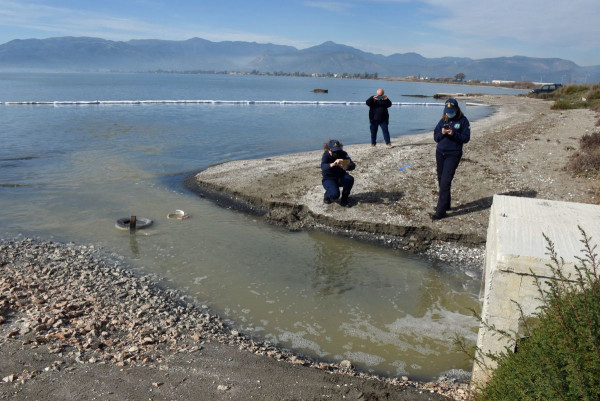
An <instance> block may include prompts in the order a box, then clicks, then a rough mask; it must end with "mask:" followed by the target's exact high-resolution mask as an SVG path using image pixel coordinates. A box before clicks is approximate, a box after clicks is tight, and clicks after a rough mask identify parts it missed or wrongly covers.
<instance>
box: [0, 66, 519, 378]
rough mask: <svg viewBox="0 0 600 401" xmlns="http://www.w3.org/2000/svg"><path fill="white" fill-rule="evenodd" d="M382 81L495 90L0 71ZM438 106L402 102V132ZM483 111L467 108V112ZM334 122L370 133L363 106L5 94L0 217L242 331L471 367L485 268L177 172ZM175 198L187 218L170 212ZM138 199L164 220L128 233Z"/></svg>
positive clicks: (289, 144)
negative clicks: (293, 229)
mask: <svg viewBox="0 0 600 401" xmlns="http://www.w3.org/2000/svg"><path fill="white" fill-rule="evenodd" d="M381 86H383V87H384V88H385V89H386V93H387V94H388V95H389V97H390V98H391V99H392V100H393V101H402V102H404V101H414V102H421V101H422V99H416V98H409V97H402V95H404V94H424V95H432V94H434V93H436V92H457V91H462V92H473V91H476V92H490V91H493V90H490V89H489V88H473V87H466V88H460V87H457V86H443V85H430V84H419V83H399V82H381V81H368V80H337V79H310V78H284V77H282V78H274V77H242V76H221V75H150V74H148V75H146V74H0V96H1V98H0V101H3V102H6V101H56V100H59V101H60V100H150V99H215V100H337V101H364V100H365V99H366V98H367V97H368V96H369V95H371V94H373V93H374V92H375V90H376V89H377V88H378V87H381ZM314 88H327V89H329V93H328V94H315V93H312V92H310V91H311V90H312V89H314ZM495 92H499V90H495ZM500 92H502V93H513V91H502V90H500ZM427 101H433V100H432V99H428V100H427ZM441 110H442V109H441V107H423V106H402V107H398V106H394V107H393V108H392V109H391V110H390V114H391V125H390V131H391V133H392V136H397V135H406V134H411V133H415V132H422V131H426V130H431V129H432V127H433V126H434V124H435V123H436V121H437V119H438V118H439V116H440V114H441ZM488 112H489V111H488V110H486V109H485V108H478V107H468V108H467V109H466V114H467V116H468V117H469V118H470V119H471V120H474V119H477V118H480V117H482V116H485V115H486V114H487V113H488ZM329 137H337V138H339V139H341V140H342V141H344V142H345V143H347V144H350V143H364V142H368V140H369V130H368V119H367V108H366V106H365V107H360V106H334V105H332V106H323V105H297V106H295V105H175V104H155V105H93V106H56V107H55V106H16V105H15V106H8V105H0V138H1V139H2V144H3V146H2V147H0V206H1V208H2V213H1V214H0V233H2V234H3V235H4V236H11V235H16V234H18V233H23V234H26V235H39V236H42V237H45V238H48V237H51V238H55V239H58V240H62V241H75V242H79V243H82V242H83V243H87V242H93V243H96V244H100V245H102V246H104V247H106V248H107V249H110V250H114V251H115V252H118V253H119V254H123V255H126V256H127V257H128V258H129V260H130V261H131V263H133V264H134V265H135V266H137V267H139V268H142V269H145V270H147V271H151V272H155V273H158V274H159V275H161V276H162V277H164V278H165V279H166V280H169V281H171V283H172V285H174V286H177V287H179V288H181V289H183V290H185V291H187V292H188V293H189V294H190V295H192V296H195V297H197V298H198V299H199V300H200V301H202V302H204V303H206V304H208V305H209V306H210V308H211V309H213V310H214V311H215V312H217V313H219V314H221V315H222V316H224V317H225V318H226V319H228V320H229V321H230V323H231V324H232V325H234V326H235V327H238V328H240V329H241V330H243V331H245V332H246V333H248V334H251V335H253V336H256V337H257V338H261V339H267V340H269V341H272V342H275V343H280V344H282V345H283V346H286V347H289V348H293V349H294V350H296V351H297V352H300V353H304V354H307V355H310V356H313V357H319V358H321V359H323V360H330V361H336V360H337V361H339V360H341V359H350V360H352V361H353V363H354V364H356V365H357V366H359V367H360V368H362V369H365V370H369V371H372V372H375V373H379V374H384V375H400V374H410V375H412V376H413V377H417V378H423V379H428V378H431V377H434V376H436V375H438V374H439V373H440V372H442V371H445V370H447V369H452V368H464V369H470V366H469V364H468V363H467V362H466V361H465V359H464V356H463V355H462V354H460V353H458V352H456V351H455V350H453V346H452V337H453V335H454V334H455V333H458V334H461V335H464V336H466V337H467V338H470V339H472V340H473V341H474V339H475V333H476V325H477V324H476V321H475V320H474V319H473V318H472V317H471V316H470V312H468V308H477V307H478V302H477V298H476V294H477V292H478V289H479V282H478V280H479V279H478V277H477V275H476V274H470V275H469V274H466V273H465V272H464V271H456V270H453V269H451V268H450V267H449V266H445V265H444V264H442V263H432V262H430V261H427V260H424V259H422V258H420V257H417V256H415V255H409V254H404V253H402V252H399V251H394V250H388V249H382V248H379V247H374V246H371V245H367V244H362V243H358V242H355V241H352V240H348V239H343V238H337V237H332V236H330V235H328V234H324V233H319V232H301V233H290V232H287V231H285V230H282V229H280V228H276V227H271V226H268V225H265V224H263V223H262V222H261V221H257V220H256V219H254V218H252V217H249V216H246V215H243V214H241V213H236V212H232V211H230V210H224V209H220V208H218V207H216V206H214V205H213V204H212V203H210V202H208V201H205V200H202V199H199V198H197V197H196V196H195V195H193V194H190V193H189V192H187V191H186V190H185V189H184V187H183V185H182V180H183V177H184V176H185V175H187V174H188V173H190V172H192V171H195V170H198V169H201V168H206V167H208V166H209V165H211V164H214V163H219V162H223V161H227V160H232V159H240V158H255V157H264V156H268V155H275V154H282V153H288V152H296V151H303V150H313V149H318V148H320V146H321V144H322V142H323V141H324V140H325V139H327V138H329ZM316 163H318V161H316ZM175 209H183V210H185V211H186V212H187V213H189V214H190V215H191V218H190V219H188V220H184V221H173V220H167V219H166V215H167V214H168V213H169V212H171V211H173V210H175ZM132 214H135V215H138V216H145V217H150V218H152V219H154V221H155V224H154V225H153V227H152V228H150V229H148V230H144V231H139V232H138V234H137V235H136V236H135V237H132V238H130V236H129V234H128V233H123V232H120V231H118V230H116V229H115V227H114V223H115V220H116V219H118V218H119V217H125V216H129V215H132ZM340 255H341V256H340Z"/></svg>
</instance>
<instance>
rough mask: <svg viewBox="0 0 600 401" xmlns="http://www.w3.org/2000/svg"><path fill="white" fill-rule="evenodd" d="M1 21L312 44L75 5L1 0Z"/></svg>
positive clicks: (117, 36) (75, 30)
mask: <svg viewBox="0 0 600 401" xmlns="http://www.w3.org/2000/svg"><path fill="white" fill-rule="evenodd" d="M0 25H3V26H9V27H15V28H25V29H30V30H34V31H40V32H46V33H47V34H48V36H92V37H100V38H104V39H109V40H129V39H148V38H151V39H166V40H184V39H189V38H192V37H201V38H203V39H207V40H212V41H225V40H231V41H248V42H259V43H275V44H285V45H290V46H296V47H308V46H312V45H314V43H309V42H307V41H303V40H294V39H289V38H286V37H281V36H277V35H262V34H257V33H253V32H246V31H240V30H232V29H227V28H219V29H210V30H209V29H205V28H198V27H197V26H195V25H191V24H187V25H186V24H183V25H182V24H179V25H178V26H176V27H174V26H170V25H158V24H151V23H147V22H144V21H141V20H138V19H133V18H123V17H115V16H112V15H102V14H99V13H98V12H91V11H90V12H86V11H79V10H75V9H68V8H61V7H53V6H46V5H43V4H38V3H32V2H25V1H22V2H18V3H17V2H15V1H12V0H0Z"/></svg>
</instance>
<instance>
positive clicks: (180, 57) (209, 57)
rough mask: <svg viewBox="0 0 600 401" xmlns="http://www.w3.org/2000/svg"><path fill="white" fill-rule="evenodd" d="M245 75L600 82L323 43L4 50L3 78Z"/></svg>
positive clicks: (554, 64)
mask: <svg viewBox="0 0 600 401" xmlns="http://www.w3.org/2000/svg"><path fill="white" fill-rule="evenodd" d="M154 70H168V71H170V70H175V71H186V70H187V71H189V70H202V71H209V70H215V71H240V72H250V71H252V70H257V71H261V72H279V71H281V72H284V73H293V72H302V73H309V74H310V73H320V74H325V73H327V72H330V73H332V74H333V73H338V74H342V73H344V72H346V73H349V74H354V73H365V72H367V73H377V74H378V75H379V76H380V77H384V76H387V77H406V76H411V75H414V76H428V77H454V76H455V75H456V74H458V73H463V74H465V75H466V77H467V79H479V80H492V79H498V80H516V81H521V80H531V81H542V82H560V83H568V82H580V83H584V82H587V83H590V82H598V81H600V66H591V67H582V66H579V65H577V64H575V63H574V62H572V61H569V60H563V59H560V58H533V57H525V56H513V57H498V58H486V59H477V60H476V59H471V58H467V57H441V58H426V57H423V56H421V55H419V54H417V53H403V54H399V53H396V54H392V55H389V56H384V55H381V54H374V53H369V52H364V51H362V50H359V49H356V48H354V47H351V46H346V45H342V44H338V43H334V42H325V43H322V44H320V45H317V46H313V47H309V48H306V49H301V50H299V49H297V48H295V47H292V46H284V45H275V44H270V43H269V44H261V43H255V42H230V41H225V42H211V41H209V40H205V39H201V38H192V39H188V40H183V41H170V40H157V39H143V40H129V41H126V42H124V41H111V40H106V39H100V38H90V37H57V38H49V39H16V40H12V41H10V42H7V43H5V44H2V45H0V71H5V72H6V71H40V72H59V71H61V72H95V71H121V72H139V71H154Z"/></svg>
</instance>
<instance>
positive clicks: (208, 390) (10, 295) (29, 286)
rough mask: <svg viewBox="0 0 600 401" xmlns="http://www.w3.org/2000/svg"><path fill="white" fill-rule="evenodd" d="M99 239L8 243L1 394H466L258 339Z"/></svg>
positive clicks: (0, 329)
mask: <svg viewBox="0 0 600 401" xmlns="http://www.w3.org/2000/svg"><path fill="white" fill-rule="evenodd" d="M121 259H122V258H119V257H118V255H114V254H108V253H106V252H104V251H103V250H101V249H97V248H95V247H94V246H76V245H74V244H60V243H55V242H44V241H40V240H34V239H19V240H2V241H0V352H1V353H2V356H3V357H2V358H1V361H0V378H1V379H2V381H1V382H0V383H1V384H0V398H9V397H10V398H15V399H41V398H43V399H56V400H58V399H96V398H97V399H140V400H141V399H149V398H150V399H190V398H194V399H248V398H257V399H273V400H275V399H278V400H279V399H321V398H323V397H325V398H328V399H342V398H351V399H370V400H376V399H393V400H441V399H445V397H452V398H454V399H457V400H462V399H466V395H467V392H466V390H467V384H466V383H461V382H460V381H459V380H458V379H457V377H450V376H447V377H443V378H441V379H440V380H439V381H437V382H430V383H419V382H413V381H411V380H409V379H408V378H407V377H402V378H394V379H389V378H387V379H386V378H379V377H375V376H372V375H368V374H366V373H363V372H358V371H356V370H355V369H354V368H353V367H352V365H351V362H350V361H342V362H341V363H340V364H329V363H322V362H318V361H314V360H311V359H309V358H306V357H303V356H301V355H295V354H294V353H292V352H290V351H288V350H285V349H279V348H277V347H275V346H272V345H270V344H268V343H265V342H259V341H254V340H253V339H251V338H248V337H246V336H245V335H244V334H242V333H239V332H237V331H235V330H232V329H230V328H229V327H227V326H226V325H225V324H223V322H222V321H221V319H220V318H219V317H218V316H215V315H213V314H211V313H210V312H209V311H208V310H207V309H206V308H205V307H203V306H202V305H196V304H195V303H194V301H193V299H191V298H189V297H187V296H184V295H182V294H181V293H179V292H178V291H176V290H173V289H168V288H162V287H161V286H160V285H159V284H158V283H157V280H156V277H150V276H136V275H134V274H133V273H132V272H131V270H130V269H129V267H128V266H127V265H125V264H124V262H122V261H121Z"/></svg>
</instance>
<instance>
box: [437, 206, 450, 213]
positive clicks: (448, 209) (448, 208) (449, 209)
mask: <svg viewBox="0 0 600 401" xmlns="http://www.w3.org/2000/svg"><path fill="white" fill-rule="evenodd" d="M436 210H437V207H435V206H434V207H433V211H434V212H435V211H436ZM446 210H452V208H451V207H449V208H448V209H446Z"/></svg>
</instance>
